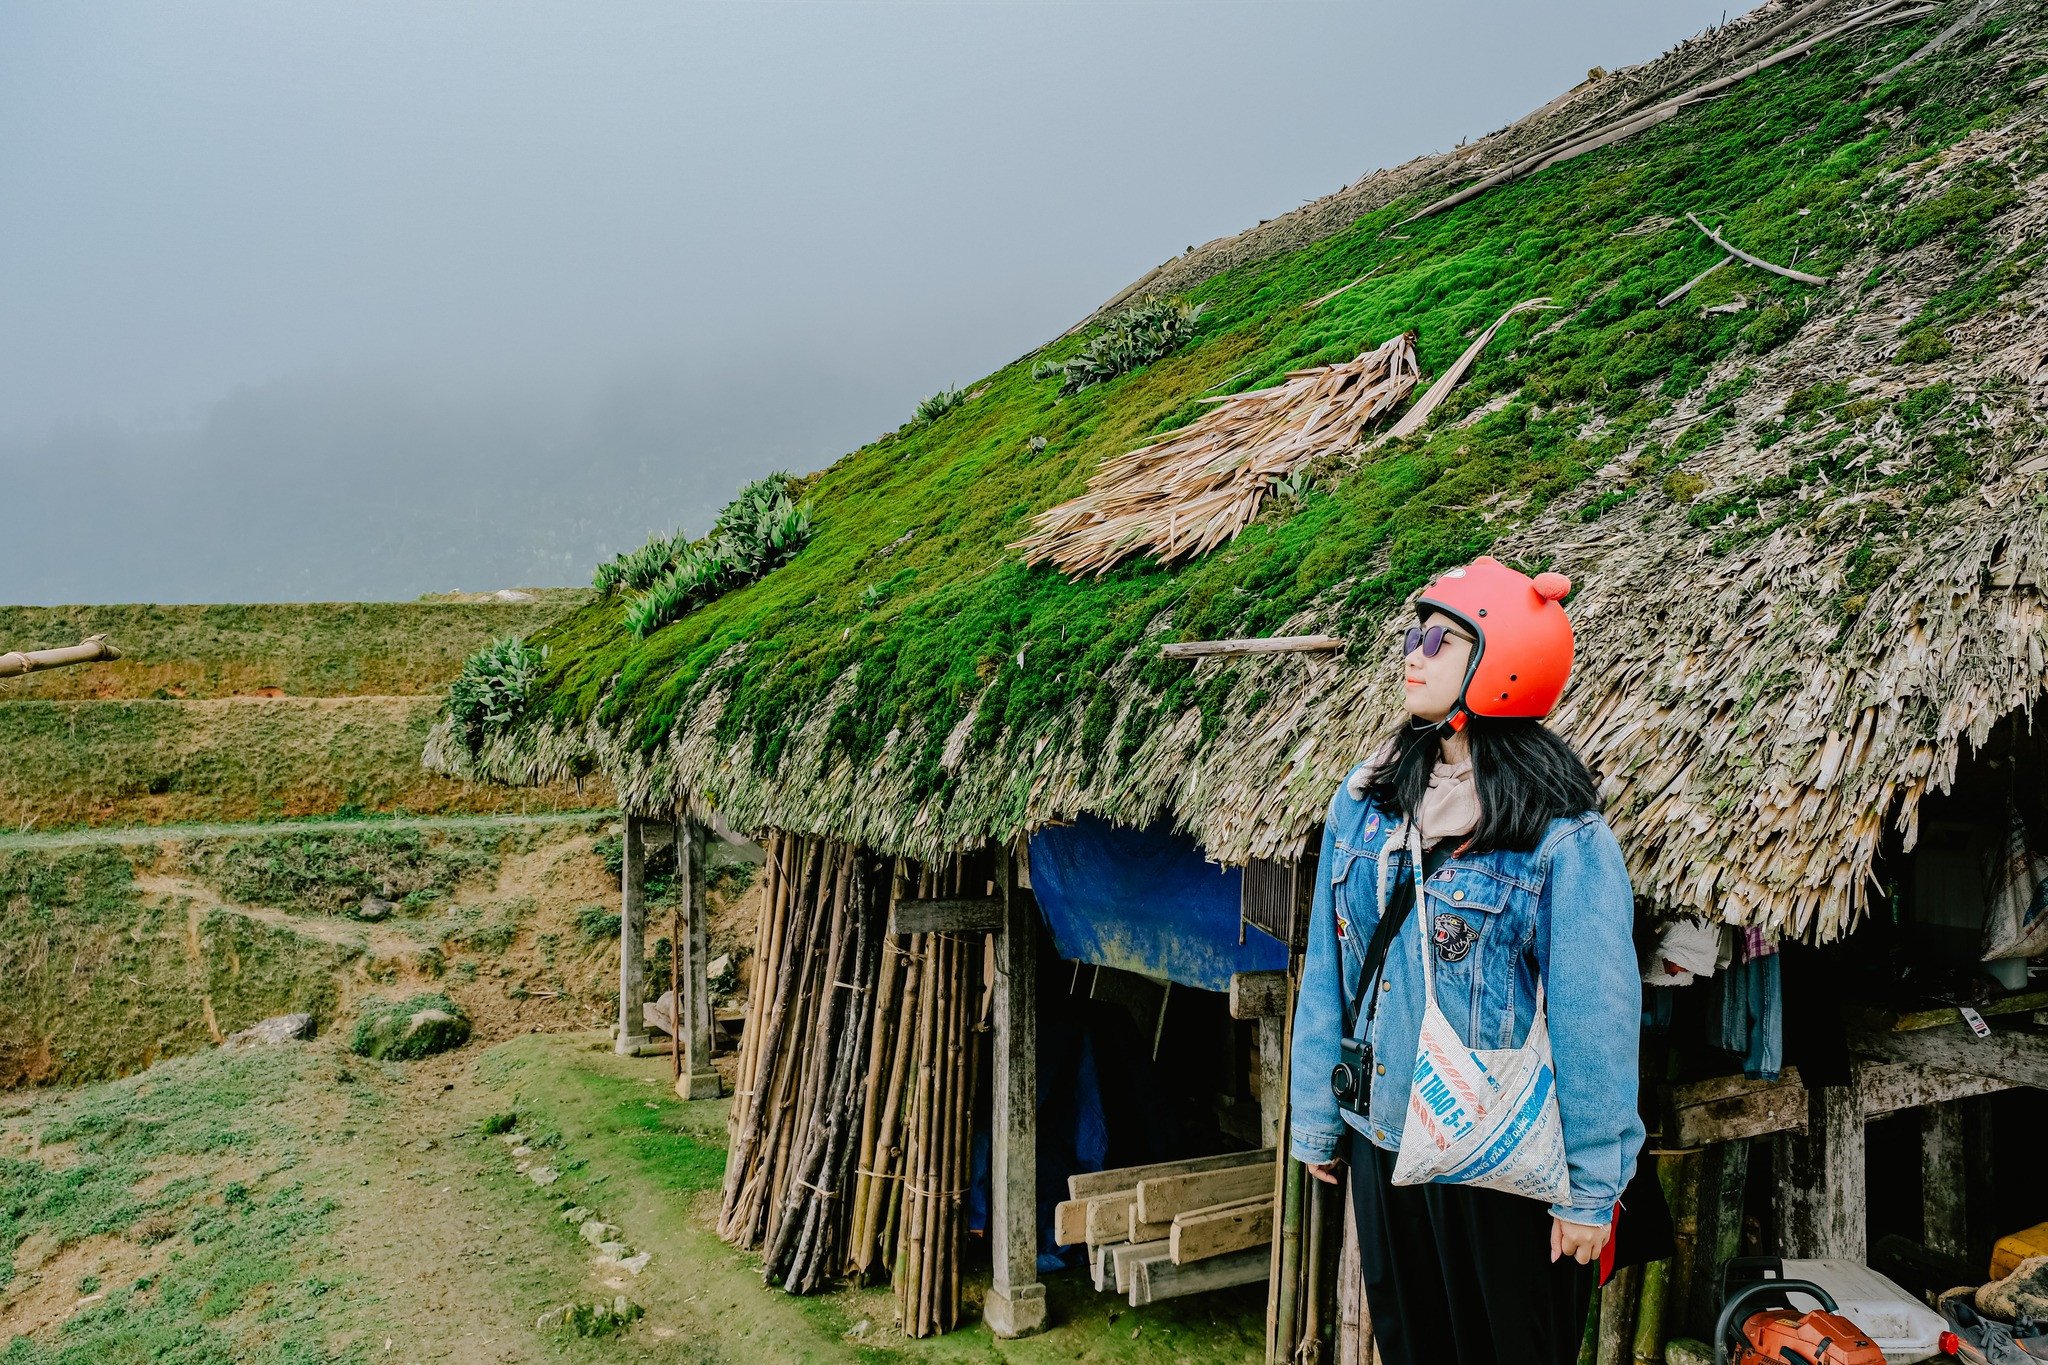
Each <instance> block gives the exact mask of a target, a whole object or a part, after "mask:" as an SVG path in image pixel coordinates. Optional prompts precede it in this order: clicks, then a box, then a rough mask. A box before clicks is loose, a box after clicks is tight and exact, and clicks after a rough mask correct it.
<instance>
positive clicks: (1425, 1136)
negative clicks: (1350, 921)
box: [1379, 820, 1571, 1204]
mask: <svg viewBox="0 0 2048 1365" xmlns="http://www.w3.org/2000/svg"><path fill="white" fill-rule="evenodd" d="M1402 833H1404V834H1405V835H1406V840H1407V849H1408V867H1409V870H1410V873H1411V875H1413V876H1414V877H1415V912H1416V914H1417V916H1418V917H1419V919H1418V928H1419V930H1420V932H1419V933H1417V934H1416V936H1415V942H1416V945H1417V946H1418V947H1419V948H1420V950H1421V953H1422V1030H1421V1036H1420V1037H1419V1038H1418V1039H1417V1040H1416V1051H1415V1070H1414V1073H1413V1079H1412V1081H1411V1082H1410V1084H1409V1090H1408V1113H1407V1117H1406V1119H1405V1121H1404V1123H1403V1125H1402V1130H1401V1152H1400V1157H1399V1159H1398V1160H1397V1161H1396V1162H1395V1163H1394V1183H1395V1184H1396V1185H1421V1184H1425V1183H1430V1182H1434V1183H1437V1184H1442V1185H1477V1186H1480V1187H1481V1188H1484V1189H1490V1190H1503V1191H1505V1192H1507V1193H1509V1194H1519V1195H1523V1196H1525V1197H1527V1198H1530V1199H1540V1200H1542V1201H1543V1202H1544V1203H1546V1204H1569V1203H1570V1202H1571V1172H1570V1169H1569V1168H1568V1166H1567V1165H1566V1162H1565V1150H1564V1123H1563V1121H1562V1120H1561V1119H1560V1118H1559V1116H1558V1110H1557V1072H1556V1069H1555V1068H1554V1067H1553V1066H1552V1065H1551V1060H1550V1025H1549V1021H1548V1017H1547V1016H1546V1015H1545V1014H1544V1010H1543V981H1542V979H1541V977H1540V976H1539V977H1538V979H1537V982H1536V1018H1535V1020H1534V1021H1533V1022H1532V1023H1531V1024H1530V1025H1529V1036H1528V1037H1527V1038H1526V1039H1525V1040H1524V1041H1523V1043H1522V1046H1520V1047H1513V1048H1498V1049H1489V1050H1485V1051H1479V1050H1475V1049H1473V1048H1469V1047H1466V1046H1465V1043H1464V1040H1463V1039H1461V1038H1459V1037H1458V1031H1457V1029H1455V1028H1453V1027H1452V1026H1451V1021H1450V1020H1449V1019H1447V1018H1445V1017H1444V1012H1443V1011H1442V1010H1441V1009H1439V1008H1437V1003H1436V970H1435V965H1434V963H1433V962H1432V961H1431V959H1432V958H1433V957H1434V956H1435V955H1434V954H1433V953H1431V952H1430V947H1429V945H1430V942H1431V930H1430V922H1429V898H1428V897H1427V896H1426V895H1424V894H1423V885H1422V838H1421V835H1420V834H1419V832H1418V831H1417V829H1416V826H1415V822H1414V821H1413V820H1404V821H1403V822H1402ZM1389 861H1391V860H1390V859H1388V858H1386V857H1384V856H1383V857H1382V858H1381V859H1380V883H1379V902H1380V905H1381V907H1382V913H1384V908H1385V906H1386V904H1387V864H1388V862H1389Z"/></svg>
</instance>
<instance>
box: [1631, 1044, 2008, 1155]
mask: <svg viewBox="0 0 2048 1365" xmlns="http://www.w3.org/2000/svg"><path fill="white" fill-rule="evenodd" d="M1908 1046H1910V1044H1909V1045H1908ZM1852 1070H1853V1073H1854V1076H1855V1081H1856V1090H1857V1092H1858V1094H1859V1096H1860V1097H1861V1099H1862V1103H1863V1112H1864V1117H1865V1118H1882V1117H1884V1116H1885V1115H1886V1114H1892V1113H1897V1112H1898V1111H1899V1110H1901V1109H1917V1108H1919V1107H1920V1106H1922V1105H1927V1104H1945V1103H1947V1102H1949V1101H1951V1100H1957V1099H1967V1098H1969V1097H1970V1096H1973V1095H1983V1094H1989V1093H1990V1092H1992V1091H1995V1090H2003V1089H2006V1088H2008V1086H2009V1085H2010V1084H2011V1083H2010V1082H2007V1081H2002V1080H1998V1079H1996V1078H1994V1077H1988V1076H1980V1075H1976V1074H1973V1073H1971V1072H1968V1071H1963V1070H1958V1069H1957V1068H1955V1067H1946V1066H1930V1065H1925V1064H1922V1063H1918V1062H1911V1061H1896V1062H1869V1061H1859V1062H1855V1063H1852ZM1662 1103H1663V1113H1664V1122H1663V1130H1664V1132H1665V1134H1666V1135H1667V1137H1668V1138H1669V1140H1670V1141H1671V1142H1672V1144H1673V1145H1675V1146H1678V1147H1707V1146H1712V1145H1714V1144H1717V1143H1722V1142H1734V1141H1739V1140H1741V1139H1743V1138H1753V1137H1766V1136H1768V1135H1770V1134H1772V1133H1785V1132H1792V1133H1803V1132H1805V1131H1806V1117H1807V1107H1808V1106H1807V1094H1806V1087H1805V1085H1803V1084H1802V1083H1801V1081H1800V1079H1799V1069H1798V1068H1797V1067H1786V1068H1785V1071H1784V1074H1783V1075H1781V1076H1780V1077H1779V1078H1778V1079H1777V1080H1775V1081H1751V1080H1744V1079H1743V1078H1741V1077H1739V1076H1736V1077H1715V1078H1714V1079H1712V1080H1707V1081H1699V1082H1695V1083H1692V1084H1688V1085H1680V1086H1672V1087H1670V1088H1669V1089H1668V1090H1667V1091H1666V1092H1665V1094H1664V1096H1663V1101H1662Z"/></svg>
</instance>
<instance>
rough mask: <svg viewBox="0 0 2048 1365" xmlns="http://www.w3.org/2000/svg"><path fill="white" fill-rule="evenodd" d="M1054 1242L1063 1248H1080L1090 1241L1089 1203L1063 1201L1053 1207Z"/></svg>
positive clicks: (1077, 1200) (1076, 1200) (1071, 1200)
mask: <svg viewBox="0 0 2048 1365" xmlns="http://www.w3.org/2000/svg"><path fill="white" fill-rule="evenodd" d="M1052 1240H1053V1241H1054V1242H1055V1243H1056V1244H1058V1245H1059V1246H1063V1247H1070V1246H1079V1245H1080V1244H1081V1243H1083V1242H1085V1241H1087V1240H1088V1201H1087V1200H1085V1199H1062V1200H1061V1201H1060V1202H1059V1203H1057V1204H1055V1205H1053V1210H1052Z"/></svg>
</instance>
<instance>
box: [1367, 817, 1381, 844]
mask: <svg viewBox="0 0 2048 1365" xmlns="http://www.w3.org/2000/svg"><path fill="white" fill-rule="evenodd" d="M1379 832H1380V817H1379V815H1378V814H1377V813H1375V814H1372V815H1368V816H1366V817H1365V837H1366V838H1368V839H1370V838H1372V836H1373V835H1375V834H1378V833H1379Z"/></svg>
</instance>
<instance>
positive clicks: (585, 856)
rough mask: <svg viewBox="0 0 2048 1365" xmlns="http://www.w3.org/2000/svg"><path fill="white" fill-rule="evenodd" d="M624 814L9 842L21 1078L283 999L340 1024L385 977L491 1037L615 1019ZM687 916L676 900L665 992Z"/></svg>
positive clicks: (149, 1056)
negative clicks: (453, 1008) (618, 824)
mask: <svg viewBox="0 0 2048 1365" xmlns="http://www.w3.org/2000/svg"><path fill="white" fill-rule="evenodd" d="M613 823H615V822H613V821H611V820H609V819H608V818H606V817H601V816H591V817H589V818H587V819H583V820H550V821H548V822H545V823H540V824H531V825H528V824H518V823H510V824H492V823H482V822H478V823H467V824H461V825H454V826H435V825H433V824H432V823H430V822H428V823H422V824H419V825H414V824H411V823H409V822H403V821H372V822H353V823H350V824H348V825H345V826H337V827H335V828H327V827H325V826H323V825H321V824H317V823H309V824H289V823H285V824H278V825H275V826H271V827H267V828H262V829H258V830H250V831H242V832H239V833H237V834H235V835H232V836H226V837H211V838H207V837H200V838H187V839H167V840H165V841H163V842H160V843H136V842H133V841H132V839H131V838H129V837H125V836H124V837H122V838H119V839H115V838H109V839H108V840H106V841H105V842H100V843H85V844H79V843H74V842H71V841H69V840H67V841H66V842H64V843H62V844H56V845H54V846H52V847H48V848H43V847H35V846H30V847H17V848H14V849H12V850H7V851H0V979H5V980H7V981H9V982H11V983H19V987H18V989H10V990H9V991H8V992H5V993H0V1089H4V1088H10V1087H14V1086H21V1085H47V1084H52V1083H67V1084H75V1083H78V1082H83V1081H91V1080H98V1079H104V1078H107V1077H113V1076H120V1075H125V1074H129V1073H132V1072H135V1071H138V1070H141V1069H143V1068H146V1067H148V1066H150V1065H151V1064H153V1063H154V1062H156V1061H158V1060H159V1059H161V1058H164V1057H169V1056H177V1055H180V1054H184V1053H190V1052H195V1051H199V1050H202V1049H205V1048H207V1047H210V1046H212V1045H213V1044H214V1043H217V1042H218V1041H219V1040H220V1038H221V1037H222V1036H224V1035H225V1034H227V1033H230V1032H233V1031H234V1030H236V1029H240V1028H244V1027H247V1026H248V1025H249V1024H251V1023H254V1022H255V1021H256V1020H258V1019H262V1018H266V1017H268V1016H271V1015H275V1014H283V1013H292V1012H298V1011H305V1012H308V1013H311V1014H313V1015H314V1017H315V1019H316V1021H317V1022H318V1023H319V1025H320V1027H321V1028H322V1029H323V1031H324V1030H325V1029H327V1028H329V1027H331V1026H332V1025H334V1024H335V1023H337V1022H340V1021H344V1020H346V1019H347V1018H348V1017H349V1015H350V1014H351V1013H352V1011H353V1008H354V1005H355V1003H356V1002H357V1001H358V1000H360V999H361V998H362V997H364V996H365V995H369V994H377V993H402V992H410V991H415V990H420V989H426V988H432V989H435V990H439V991H442V992H444V993H446V994H448V995H449V996H451V997H453V998H454V999H455V1000H456V1001H457V1002H458V1003H460V1004H461V1005H462V1006H463V1007H464V1009H465V1010H467V1011H468V1012H469V1013H470V1015H471V1018H472V1020H473V1022H474V1025H475V1036H476V1037H477V1039H478V1040H479V1041H480V1042H484V1043H490V1042H495V1041H498V1040H501V1039H504V1038H507V1037H511V1036H514V1035H516V1034H519V1033H525V1032H538V1031H552V1030H560V1029H581V1028H591V1027H599V1026H606V1025H608V1024H609V1023H610V1021H611V1020H612V1019H613V1017H614V1015H615V1012H616V1003H615V1002H616V999H617V996H616V991H617V980H618V976H617V973H618V966H617V963H618V952H617V931H618V891H617V880H616V878H617V873H616V858H617V854H616V846H617V837H616V835H615V834H613V833H611V832H610V826H611V825H612V824H613ZM720 866H723V865H722V864H721V865H720ZM713 884H714V887H715V888H716V889H715V891H714V894H713V897H712V907H713V921H712V940H713V944H714V950H715V951H718V952H726V951H732V952H734V955H735V956H736V957H742V956H744V952H745V949H746V948H747V947H748V946H749V945H750V944H751V938H752V935H751V932H750V930H749V928H748V927H747V926H748V925H749V924H750V923H751V918H750V916H751V901H752V893H751V892H750V889H749V888H750V885H751V878H750V877H749V876H748V875H747V873H746V872H745V871H743V870H737V869H735V870H732V871H718V872H717V875H716V876H715V877H714V883H713ZM366 904H367V906H368V909H367V911H366V908H365V907H366ZM667 928H668V917H667V912H666V909H665V906H664V903H663V902H662V901H661V900H660V899H659V898H657V899H656V901H655V903H654V904H653V905H651V906H650V914H649V922H648V932H647V945H648V952H649V954H650V958H649V962H648V980H649V981H650V982H653V983H656V990H657V991H658V990H659V988H660V983H665V982H666V980H667V978H668V965H667V964H668V957H667V954H668V940H667Z"/></svg>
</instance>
